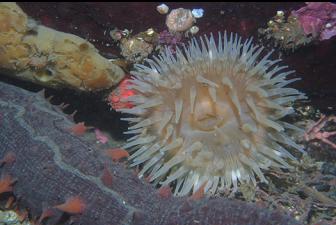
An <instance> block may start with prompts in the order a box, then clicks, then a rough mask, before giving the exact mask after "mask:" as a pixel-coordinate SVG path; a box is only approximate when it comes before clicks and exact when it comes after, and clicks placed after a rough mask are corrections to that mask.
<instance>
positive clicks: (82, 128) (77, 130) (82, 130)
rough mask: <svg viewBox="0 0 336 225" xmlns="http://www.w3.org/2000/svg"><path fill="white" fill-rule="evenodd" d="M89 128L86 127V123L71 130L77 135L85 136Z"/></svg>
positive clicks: (81, 123) (77, 124)
mask: <svg viewBox="0 0 336 225" xmlns="http://www.w3.org/2000/svg"><path fill="white" fill-rule="evenodd" d="M87 129H88V127H87V126H85V125H84V122H80V123H76V124H75V125H73V126H72V127H71V128H70V130H71V132H72V133H73V134H75V135H78V136H80V135H83V134H84V133H85V132H86V131H87Z"/></svg>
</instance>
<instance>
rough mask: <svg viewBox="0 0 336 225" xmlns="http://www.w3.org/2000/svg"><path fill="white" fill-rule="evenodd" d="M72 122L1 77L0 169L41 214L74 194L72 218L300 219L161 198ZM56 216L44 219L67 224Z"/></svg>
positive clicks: (223, 203)
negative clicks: (77, 211) (8, 158)
mask: <svg viewBox="0 0 336 225" xmlns="http://www.w3.org/2000/svg"><path fill="white" fill-rule="evenodd" d="M73 124H74V123H73V122H72V121H71V120H70V118H68V116H66V115H64V114H63V113H62V112H61V110H60V109H58V107H57V106H53V105H51V104H49V102H47V101H46V100H45V99H44V98H43V97H42V96H41V95H38V94H34V93H30V92H28V91H25V90H22V89H19V88H17V87H15V86H11V85H8V84H4V83H0V126H1V132H0V146H1V147H0V157H1V158H2V157H4V155H5V154H6V153H8V152H10V151H11V152H14V153H15V155H16V161H15V162H14V164H12V165H4V166H3V167H1V168H0V172H1V174H10V175H11V176H13V177H14V178H15V179H17V182H16V183H15V185H14V195H15V196H16V197H17V199H19V200H18V201H19V205H20V206H21V207H27V208H29V210H30V213H31V215H33V216H39V215H40V214H41V211H42V205H44V206H54V205H57V204H60V203H63V202H64V201H65V199H66V198H68V197H70V196H75V195H79V196H80V197H81V198H83V199H84V201H85V202H86V203H87V208H86V210H85V211H84V213H83V214H82V215H76V216H72V217H71V218H70V219H71V220H73V221H74V223H73V224H81V225H109V224H141V225H146V224H151V225H168V224H203V225H209V224H298V223H297V222H296V221H295V220H293V219H291V218H289V217H287V216H284V215H281V214H279V213H277V212H271V211H268V210H266V209H262V208H259V207H257V206H256V205H254V204H248V203H244V202H241V201H232V200H225V199H222V198H215V199H202V200H199V201H193V200H191V199H187V198H162V197H160V195H159V194H158V192H157V190H155V189H154V188H153V187H152V186H151V185H150V184H148V183H145V182H144V181H142V180H139V179H138V178H137V177H136V175H135V174H134V171H132V170H127V169H126V168H125V165H124V164H123V163H112V162H111V161H109V160H108V159H107V158H106V156H104V154H103V152H104V149H99V147H98V145H96V144H94V143H90V141H88V140H87V139H84V138H79V137H77V136H74V135H73V134H71V132H70V131H69V127H71V126H72V125H73ZM106 162H107V167H108V168H109V169H110V171H112V173H113V184H112V186H111V187H107V186H105V185H104V184H103V182H102V181H101V179H100V177H101V176H102V174H103V170H104V164H105V163H106ZM70 219H69V216H65V215H62V214H61V212H59V214H57V215H55V216H53V217H52V218H51V219H49V220H48V221H47V224H55V223H56V221H61V222H58V223H57V224H69V223H70V221H71V220H70Z"/></svg>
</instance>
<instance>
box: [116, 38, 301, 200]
mask: <svg viewBox="0 0 336 225" xmlns="http://www.w3.org/2000/svg"><path fill="white" fill-rule="evenodd" d="M262 52H263V47H259V46H255V45H253V44H252V39H248V40H246V41H245V42H242V40H241V38H240V37H238V35H237V34H236V35H234V34H232V33H231V34H230V37H228V35H227V34H226V33H225V34H224V35H222V34H221V33H219V36H218V43H217V44H216V42H215V38H214V36H213V35H212V34H211V35H210V38H208V37H207V36H205V37H204V39H203V38H200V39H199V40H197V39H192V41H191V42H190V43H189V45H188V46H184V47H183V50H181V49H179V48H177V49H176V55H173V53H172V52H171V51H170V49H169V48H166V50H165V51H164V52H163V53H161V54H160V55H159V56H158V57H155V56H154V57H153V59H147V60H146V61H147V63H148V65H142V64H137V65H135V71H133V72H132V75H133V77H132V80H131V81H130V83H131V85H130V86H129V88H130V89H132V90H134V91H135V92H136V94H135V95H133V96H130V97H128V98H127V99H126V101H129V102H130V103H131V104H133V105H134V107H133V108H122V109H118V110H119V111H121V112H123V113H129V114H134V115H137V117H127V118H123V120H126V121H129V122H130V123H131V126H130V127H129V130H128V131H126V132H125V133H126V134H134V136H133V137H131V138H130V139H129V140H128V142H127V143H126V144H125V146H124V148H125V149H128V150H129V151H130V152H131V153H132V154H131V156H130V157H129V160H130V161H131V166H133V167H134V166H138V165H141V168H142V170H141V171H140V173H139V175H140V176H143V175H148V176H149V178H150V181H154V182H155V183H159V184H161V185H162V186H167V185H170V184H171V183H174V187H175V188H174V194H175V195H178V196H183V195H188V194H190V193H191V192H193V193H195V192H197V191H198V190H199V189H200V188H201V187H204V192H209V193H215V192H216V190H217V189H218V187H227V188H231V187H233V191H236V190H237V188H238V182H248V183H250V182H251V183H253V184H254V185H256V182H257V179H256V178H258V179H259V180H260V181H261V182H267V180H266V178H265V176H264V174H263V170H266V169H268V168H270V167H279V168H289V167H290V165H289V164H288V162H287V160H286V159H288V158H290V159H293V160H295V157H293V156H292V155H291V154H290V153H289V152H288V151H287V150H286V149H285V148H286V147H291V148H294V149H297V150H299V151H301V152H303V149H302V147H301V146H299V145H298V144H296V143H295V142H294V141H293V140H292V139H291V138H290V137H289V136H288V135H287V134H286V131H287V130H288V129H290V130H294V131H298V132H302V130H301V129H299V128H297V127H296V126H294V125H292V124H289V123H286V122H284V121H282V120H281V119H282V118H283V117H284V116H286V115H288V114H291V113H292V112H293V108H292V107H291V104H290V103H291V102H292V101H295V100H297V99H303V98H305V96H304V94H302V93H300V92H299V91H298V90H296V89H293V88H287V87H285V86H286V85H288V84H290V83H292V82H294V81H296V80H298V78H295V79H288V78H287V76H288V75H290V74H291V73H293V71H287V70H286V68H287V66H280V65H279V62H280V61H281V60H280V59H278V60H271V59H270V55H271V54H272V52H270V53H268V54H265V55H264V56H263V57H262V56H261V55H262Z"/></svg>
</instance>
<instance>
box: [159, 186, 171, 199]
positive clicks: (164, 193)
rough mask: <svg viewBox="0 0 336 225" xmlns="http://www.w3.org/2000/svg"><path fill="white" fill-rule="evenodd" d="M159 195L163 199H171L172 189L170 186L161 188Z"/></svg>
mask: <svg viewBox="0 0 336 225" xmlns="http://www.w3.org/2000/svg"><path fill="white" fill-rule="evenodd" d="M158 193H159V195H160V197H162V198H169V197H171V196H172V191H171V187H169V186H163V187H160V188H159V190H158Z"/></svg>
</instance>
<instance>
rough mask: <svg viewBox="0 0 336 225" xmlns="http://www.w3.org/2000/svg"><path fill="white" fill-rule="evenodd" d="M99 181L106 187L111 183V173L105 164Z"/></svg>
mask: <svg viewBox="0 0 336 225" xmlns="http://www.w3.org/2000/svg"><path fill="white" fill-rule="evenodd" d="M101 181H102V182H103V184H104V185H106V186H107V187H111V186H112V184H113V175H112V173H111V171H110V170H109V169H108V167H107V166H106V165H105V166H104V170H103V175H102V177H101Z"/></svg>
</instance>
